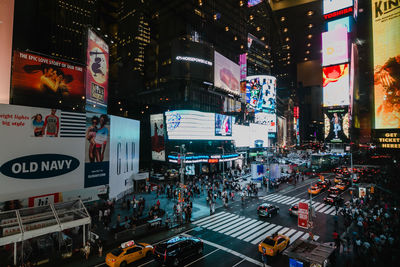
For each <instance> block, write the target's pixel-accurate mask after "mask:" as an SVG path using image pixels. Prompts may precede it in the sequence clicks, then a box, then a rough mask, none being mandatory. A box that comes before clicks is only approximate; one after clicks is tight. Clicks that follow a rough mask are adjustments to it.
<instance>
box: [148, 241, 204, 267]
mask: <svg viewBox="0 0 400 267" xmlns="http://www.w3.org/2000/svg"><path fill="white" fill-rule="evenodd" d="M202 253H203V241H201V240H200V239H198V238H196V237H188V236H176V237H173V238H171V239H169V240H168V241H165V242H161V243H159V244H158V245H156V246H155V247H154V258H155V259H156V261H158V262H159V263H161V264H165V265H172V266H179V265H181V263H182V261H183V260H185V259H186V258H188V257H191V256H193V255H199V254H202Z"/></svg>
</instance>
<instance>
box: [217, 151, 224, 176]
mask: <svg viewBox="0 0 400 267" xmlns="http://www.w3.org/2000/svg"><path fill="white" fill-rule="evenodd" d="M218 148H219V149H222V159H224V155H225V150H224V147H223V146H219V147H218ZM221 162H222V177H223V179H224V180H225V163H224V161H223V160H222V161H221Z"/></svg>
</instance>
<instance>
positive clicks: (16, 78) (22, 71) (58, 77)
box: [11, 51, 85, 111]
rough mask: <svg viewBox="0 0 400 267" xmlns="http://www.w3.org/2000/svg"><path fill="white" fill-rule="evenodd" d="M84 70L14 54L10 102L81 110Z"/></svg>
mask: <svg viewBox="0 0 400 267" xmlns="http://www.w3.org/2000/svg"><path fill="white" fill-rule="evenodd" d="M83 76H84V68H83V67H82V66H78V65H73V64H71V63H67V62H63V61H59V60H54V59H52V58H50V57H45V56H40V55H36V54H32V53H25V52H20V51H14V60H13V74H12V80H11V103H13V104H17V105H23V106H34V107H52V108H62V109H64V110H67V109H69V110H75V111H84V110H85V108H84V103H85V100H84V96H85V87H84V84H83Z"/></svg>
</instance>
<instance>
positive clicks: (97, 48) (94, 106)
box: [86, 29, 109, 114]
mask: <svg viewBox="0 0 400 267" xmlns="http://www.w3.org/2000/svg"><path fill="white" fill-rule="evenodd" d="M108 56H109V52H108V45H107V44H106V42H105V41H104V40H103V39H101V38H100V37H99V36H97V35H96V34H95V33H94V32H93V31H92V30H91V29H88V46H87V51H86V65H87V68H86V110H87V111H90V112H97V113H102V114H106V113H107V97H108V69H109V61H108Z"/></svg>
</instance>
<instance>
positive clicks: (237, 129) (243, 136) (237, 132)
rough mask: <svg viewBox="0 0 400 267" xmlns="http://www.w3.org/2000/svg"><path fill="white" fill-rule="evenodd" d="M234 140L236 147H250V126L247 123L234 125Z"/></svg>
mask: <svg viewBox="0 0 400 267" xmlns="http://www.w3.org/2000/svg"><path fill="white" fill-rule="evenodd" d="M232 128H233V133H232V137H233V141H234V142H235V146H236V147H249V146H250V127H249V126H245V125H238V124H234V125H233V127H232Z"/></svg>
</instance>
